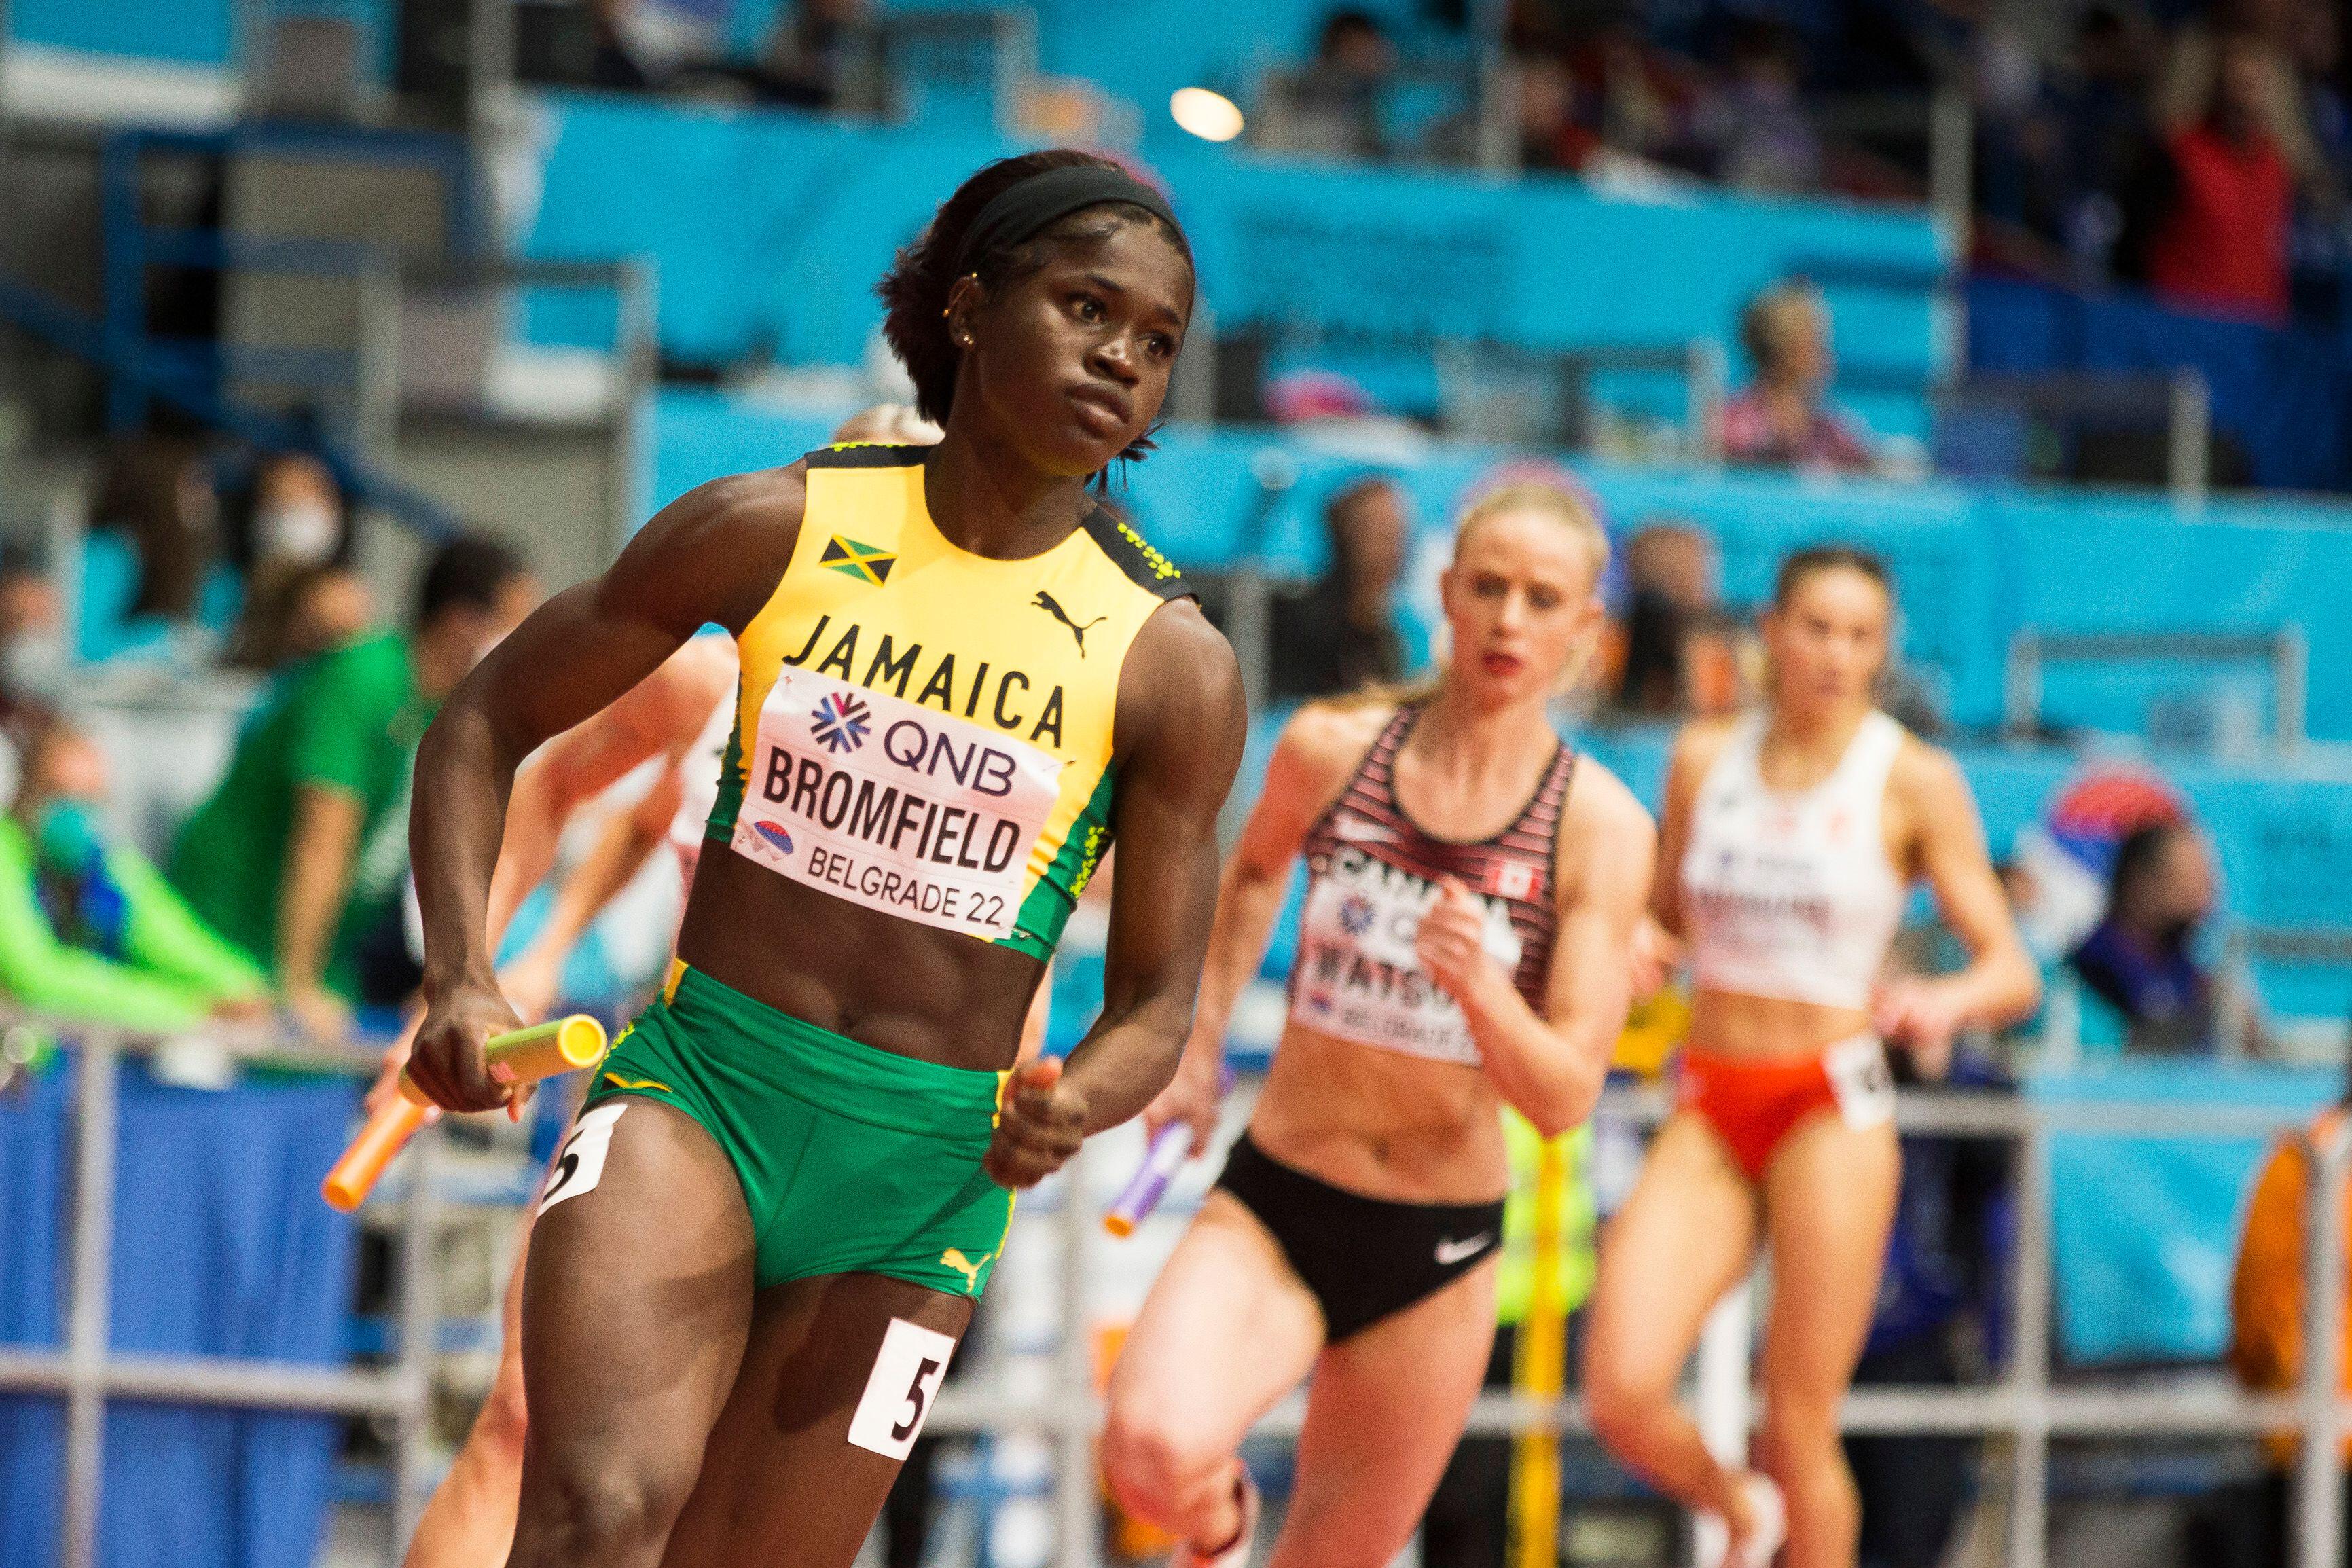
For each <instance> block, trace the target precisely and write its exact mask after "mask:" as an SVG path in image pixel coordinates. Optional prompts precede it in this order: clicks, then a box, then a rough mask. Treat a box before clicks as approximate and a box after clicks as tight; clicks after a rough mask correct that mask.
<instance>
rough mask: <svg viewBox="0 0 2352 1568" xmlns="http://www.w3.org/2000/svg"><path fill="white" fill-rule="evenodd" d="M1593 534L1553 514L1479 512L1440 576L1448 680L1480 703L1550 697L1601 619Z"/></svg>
mask: <svg viewBox="0 0 2352 1568" xmlns="http://www.w3.org/2000/svg"><path fill="white" fill-rule="evenodd" d="M1599 568H1600V563H1599V562H1598V561H1597V560H1595V559H1593V549H1592V544H1591V540H1590V539H1588V538H1586V537H1585V536H1584V534H1583V533H1582V532H1581V531H1580V529H1578V528H1573V527H1571V526H1570V525H1569V524H1567V523H1565V522H1562V521H1561V520H1560V519H1559V517H1554V516H1552V515H1551V514H1550V513H1549V512H1544V511H1538V510H1535V509H1532V508H1529V509H1515V510H1511V511H1505V512H1497V513H1496V514H1494V515H1493V516H1492V517H1486V518H1484V519H1482V520H1481V521H1480V522H1479V523H1478V524H1477V526H1475V528H1471V529H1470V531H1469V532H1468V533H1467V534H1466V535H1465V536H1464V537H1463V538H1462V539H1461V540H1460V542H1458V543H1457V544H1456V545H1455V546H1454V564H1453V566H1452V567H1450V568H1448V569H1447V570H1446V573H1445V575H1444V578H1443V579H1442V580H1441V581H1442V586H1443V591H1444V601H1445V620H1446V624H1447V625H1448V626H1449V627H1450V628H1451V629H1452V632H1453V641H1454V653H1453V668H1452V674H1451V680H1452V682H1453V684H1454V685H1455V686H1456V687H1457V688H1458V689H1460V690H1462V691H1464V692H1465V693H1467V694H1468V695H1470V696H1471V697H1472V699H1473V700H1474V701H1475V702H1477V703H1478V704H1479V705H1480V706H1488V705H1496V706H1499V705H1502V704H1507V703H1510V702H1516V701H1520V700H1524V699H1526V698H1528V697H1531V696H1532V697H1538V698H1540V697H1545V696H1549V695H1550V694H1551V693H1552V692H1553V691H1555V690H1556V689H1558V687H1559V685H1560V682H1561V679H1562V677H1563V676H1564V675H1566V674H1567V673H1568V672H1569V670H1570V666H1571V664H1573V663H1574V662H1575V661H1577V660H1578V659H1579V658H1580V655H1581V654H1582V653H1583V652H1584V650H1585V649H1586V648H1587V647H1588V646H1590V645H1591V639H1592V634H1593V632H1594V631H1595V630H1596V629H1597V628H1598V627H1599V625H1600V623H1601V601H1600V599H1599V596H1598V595H1597V593H1596V592H1595V590H1596V589H1597V588H1598V587H1599V578H1600V570H1599Z"/></svg>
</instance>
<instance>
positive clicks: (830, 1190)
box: [549, 969, 1013, 1297]
mask: <svg viewBox="0 0 2352 1568" xmlns="http://www.w3.org/2000/svg"><path fill="white" fill-rule="evenodd" d="M594 1071H595V1082H593V1084H592V1085H591V1086H590V1087H589V1091H588V1098H587V1104H586V1106H585V1107H584V1109H591V1110H593V1108H595V1107H596V1106H598V1105H601V1104H604V1103H609V1102H612V1101H614V1100H617V1099H622V1098H623V1097H625V1096H629V1095H638V1096H643V1097H644V1098H646V1099H649V1100H658V1101H660V1102H661V1103H663V1104H665V1105H672V1106H676V1107H677V1109H678V1110H680V1111H683V1112H684V1113H686V1114H688V1116H691V1117H693V1118H694V1120H695V1121H696V1122H697V1123H698V1124H700V1125H701V1126H702V1128H703V1130H704V1131H706V1132H708V1133H709V1134H710V1135H711V1137H712V1138H713V1139H714V1140H716V1141H717V1143H718V1145H719V1148H721V1149H722V1150H724V1151H725V1152H726V1155H727V1158H728V1160H729V1162H730V1164H731V1165H733V1166H734V1167H735V1176H736V1178H737V1179H738V1180H739V1181H740V1182H741V1183H742V1186H743V1197H744V1201H745V1202H746V1204H747V1205H748V1206H749V1207H750V1208H751V1222H752V1225H753V1226H754V1228H755V1229H756V1233H757V1243H756V1244H757V1247H758V1253H757V1257H756V1260H755V1262H754V1265H753V1271H754V1277H755V1279H756V1280H757V1281H758V1283H759V1285H760V1286H761V1288H762V1289H764V1288H766V1287H767V1286H769V1285H773V1284H776V1283H779V1282H780V1281H785V1280H800V1279H807V1278H810V1277H813V1276H815V1275H820V1274H853V1273H854V1274H884V1275H887V1276H888V1277H889V1278H891V1279H894V1280H905V1281H909V1282H910V1283H913V1284H917V1285H923V1286H928V1287H929V1289H931V1290H934V1291H948V1292H950V1293H951V1294H954V1295H960V1296H975V1297H976V1296H978V1295H979V1294H980V1293H981V1291H982V1289H983V1288H984V1287H985V1286H986V1285H987V1283H988V1276H989V1273H990V1271H991V1270H992V1269H993V1268H994V1267H995V1265H996V1260H997V1257H998V1255H999V1254H1000V1253H1001V1252H1002V1251H1003V1248H1004V1237H1005V1233H1006V1232H1007V1231H1008V1230H1009V1229H1011V1228H1012V1224H1013V1195H1012V1194H1011V1193H1009V1192H1007V1191H1005V1189H1004V1188H1003V1187H1001V1186H997V1185H996V1184H995V1183H994V1182H993V1181H992V1180H990V1179H989V1176H988V1173H987V1172H986V1171H984V1170H982V1168H981V1163H980V1162H981V1157H982V1155H985V1154H986V1153H987V1152H988V1142H989V1135H990V1134H991V1133H992V1131H993V1130H994V1127H995V1124H996V1097H997V1093H998V1086H999V1085H1000V1084H1001V1083H1002V1082H1003V1076H1004V1075H1003V1074H1002V1073H996V1072H974V1071H971V1070H969V1069H967V1068H961V1067H944V1066H941V1065H940V1064H939V1063H937V1062H930V1061H916V1060H915V1059H914V1058H913V1057H910V1056H899V1055H898V1054H896V1053H895V1052H892V1051H877V1050H876V1049H875V1048H874V1047H872V1046H870V1045H860V1044H859V1043H858V1042H857V1041H856V1040H850V1039H847V1038H845V1036H842V1035H838V1034H835V1033H834V1032H833V1031H832V1030H824V1029H819V1028H818V1027H817V1026H816V1025H814V1024H812V1023H807V1022H804V1021H803V1020H802V1019H796V1018H794V1017H793V1016H792V1015H791V1014H789V1013H784V1012H779V1011H777V1010H776V1009H774V1008H772V1007H769V1006H767V1005H766V1004H765V1003H762V1002H758V1001H754V1000H753V999H751V998H750V997H747V996H745V995H743V994H742V993H741V992H740V991H737V990H735V989H733V988H730V987H728V986H724V985H721V984H719V982H718V981H717V980H714V979H712V978H711V977H709V976H708V975H705V974H703V973H701V972H700V971H699V970H696V969H685V970H683V972H682V974H680V975H679V977H678V978H677V981H676V982H675V983H674V984H673V985H672V986H671V987H670V988H669V991H668V994H667V998H666V999H663V1000H657V1001H656V1002H655V1003H654V1004H653V1006H651V1007H649V1008H647V1009H646V1010H645V1011H644V1012H643V1013H641V1014H639V1015H638V1017H637V1019H636V1021H635V1023H633V1024H631V1025H630V1026H629V1027H628V1028H627V1029H626V1030H624V1031H623V1032H622V1034H621V1038H620V1039H619V1040H616V1041H614V1045H613V1049H612V1051H610V1052H608V1053H607V1054H606V1056H605V1058H604V1061H602V1062H600V1063H598V1064H597V1066H596V1068H595V1069H594ZM624 1114H625V1113H624ZM558 1168H559V1171H560V1170H561V1168H562V1157H561V1156H559V1157H558ZM549 1190H550V1192H551V1193H553V1192H556V1191H557V1190H558V1184H556V1183H552V1182H551V1184H550V1186H549Z"/></svg>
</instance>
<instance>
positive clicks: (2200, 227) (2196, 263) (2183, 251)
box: [2131, 31, 2295, 323]
mask: <svg viewBox="0 0 2352 1568" xmlns="http://www.w3.org/2000/svg"><path fill="white" fill-rule="evenodd" d="M2289 85H2290V84H2289V78H2288V77H2287V75H2286V71H2285V68H2284V63H2283V61H2282V59H2281V57H2280V56H2279V54H2278V52H2277V51H2276V50H2275V49H2273V47H2271V46H2270V45H2269V44H2268V43H2267V42H2265V41H2264V40H2263V38H2262V37H2259V36H2257V35H2255V34H2253V33H2251V32H2245V31H2239V32H2231V33H2226V34H2224V35H2222V36H2221V38H2220V39H2219V40H2218V42H2217V43H2216V45H2215V47H2214V49H2213V55H2212V69H2211V71H2210V79H2208V80H2206V81H2205V82H2204V84H2203V91H2202V93H2201V94H2200V95H2199V96H2198V97H2197V98H2195V99H2190V100H2189V104H2190V107H2189V112H2186V113H2184V114H2182V115H2181V116H2180V117H2179V119H2177V120H2173V121H2171V122H2170V123H2168V125H2167V126H2166V128H2165V131H2164V133H2163V136H2162V140H2161V141H2160V143H2159V144H2158V146H2157V147H2156V148H2155V149H2154V150H2153V151H2152V152H2151V153H2150V155H2149V157H2148V159H2147V162H2146V164H2145V166H2144V167H2143V169H2142V171H2141V173H2140V175H2139V178H2138V180H2137V184H2136V187H2135V190H2134V193H2133V197H2132V203H2131V207H2132V216H2133V219H2134V221H2135V223H2136V224H2137V227H2138V229H2139V231H2140V233H2141V235H2144V238H2141V239H2140V240H2139V241H2138V244H2137V252H2138V257H2137V259H2138V267H2139V271H2140V273H2141V275H2142V276H2143V277H2145V279H2146V281H2147V286H2148V287H2149V288H2150V289H2151V290H2152V291H2154V293H2155V294H2156V295H2157V296H2158V298H2161V299H2163V300H2164V301H2166V302H2167V303H2168V304H2171V305H2175V306H2178V307H2179V308H2183V309H2189V310H2200V311H2208V312H2211V313H2214V314H2218V315H2226V316H2234V317H2240V318H2243V319H2250V320H2256V321H2265V322H2273V323H2278V322H2284V320H2285V319H2286V316H2287V301H2288V291H2287V238H2288V231H2289V227H2290V225H2291V224H2292V222H2293V220H2294V197H2295V170H2294V162H2293V160H2292V157H2291V153H2290V150H2289V147H2288V145H2287V144H2286V143H2285V142H2284V141H2283V140H2282V131H2281V127H2282V125H2283V123H2284V120H2286V119H2287V118H2289V116H2288V115H2287V113H2286V111H2285V110H2283V108H2282V100H2283V98H2284V95H2285V94H2286V93H2287V91H2288V89H2289Z"/></svg>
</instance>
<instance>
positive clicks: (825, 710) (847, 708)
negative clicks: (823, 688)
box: [809, 692, 874, 752]
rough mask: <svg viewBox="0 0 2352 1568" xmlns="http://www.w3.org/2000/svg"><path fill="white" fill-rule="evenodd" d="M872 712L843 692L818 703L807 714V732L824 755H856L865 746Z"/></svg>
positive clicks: (869, 708)
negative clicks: (812, 736)
mask: <svg viewBox="0 0 2352 1568" xmlns="http://www.w3.org/2000/svg"><path fill="white" fill-rule="evenodd" d="M873 712H874V710H873V709H872V708H871V707H869V706H866V704H865V703H862V702H860V701H858V700H857V699H856V697H853V696H851V695H848V694H846V693H844V692H836V693H835V694H834V695H831V696H829V697H826V698H825V699H824V700H823V701H822V702H820V703H818V704H817V705H816V706H815V708H814V710H812V711H811V712H810V714H809V729H810V731H811V732H812V733H813V734H814V735H815V737H816V738H817V744H818V745H820V746H822V747H824V748H825V749H826V750H827V751H833V752H843V751H855V750H856V749H857V748H858V747H861V746H863V745H865V744H866V731H867V729H868V728H869V726H868V725H867V723H866V720H867V719H868V718H869V717H870V716H872V714H873Z"/></svg>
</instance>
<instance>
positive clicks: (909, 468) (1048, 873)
mask: <svg viewBox="0 0 2352 1568" xmlns="http://www.w3.org/2000/svg"><path fill="white" fill-rule="evenodd" d="M926 450H927V449H926V448H923V447H919V446H863V445H858V446H835V447H828V448H826V449H825V450H824V451H822V452H815V453H812V454H810V455H809V456H808V458H807V459H806V462H807V484H808V500H807V507H806V510H805V511H804V512H803V519H802V523H801V533H800V542H799V544H798V545H797V546H796V547H795V548H794V549H793V559H792V564H791V565H790V566H788V567H786V568H785V570H784V575H783V578H782V580H780V581H779V582H778V583H777V584H776V588H775V591H774V592H773V593H772V594H770V595H769V597H768V602H767V603H766V604H765V605H763V606H762V607H761V610H760V612H759V613H758V614H757V615H755V616H753V617H752V618H751V623H750V624H749V625H748V626H746V627H745V628H744V629H743V634H742V636H741V637H740V638H739V639H738V640H737V648H738V653H739V656H740V661H741V666H742V675H741V682H740V685H739V687H738V689H737V701H736V714H735V727H734V733H733V735H732V737H730V739H729V741H728V746H727V758H726V763H725V766H724V768H723V769H722V770H721V772H720V776H719V800H718V803H717V805H716V806H715V807H714V808H713V810H712V811H711V813H710V823H709V829H708V830H707V835H706V836H708V837H709V838H713V839H718V840H720V841H724V842H726V843H727V844H729V845H730V847H732V848H733V849H734V850H735V851H736V852H737V853H739V854H741V855H742V856H744V857H745V858H746V859H748V860H750V861H751V862H752V863H754V864H756V865H759V866H761V867H764V868H765V869H767V870H769V871H772V872H774V873H776V874H778V875H780V876H785V877H789V878H791V879H792V880H793V881H794V882H798V883H805V884H807V885H809V886H812V887H816V888H820V889H822V890H823V891H824V892H826V893H829V894H833V895H834V896H835V897H837V898H843V899H846V900H848V901H849V902H850V903H852V904H862V905H864V906H866V907H867V908H872V909H878V910H881V911H883V912H885V913H887V914H891V915H899V916H901V917H902V918H905V919H908V920H912V921H915V922H917V923H918V924H920V925H934V926H939V927H941V928H943V929H947V930H950V931H961V932H963V933H964V934H966V935H967V936H973V937H976V938H979V939H981V940H982V941H989V942H994V943H996V944H998V945H999V946H1007V947H1013V948H1017V949H1019V950H1020V951H1022V952H1024V953H1027V954H1029V955H1030V956H1033V957H1035V958H1038V959H1041V960H1042V959H1045V958H1047V957H1049V956H1052V954H1053V951H1054V946H1055V943H1056V942H1058V941H1059V940H1060V938H1061V935H1062V926H1063V924H1064V923H1065V922H1066V920H1067V919H1068V918H1069V914H1070V910H1071V909H1072V907H1073V906H1075V905H1076V903H1077V898H1078V894H1080V893H1081V892H1082V891H1084V889H1085V887H1086V884H1087V878H1088V877H1089V876H1091V875H1093V874H1094V869H1095V866H1096V865H1097V863H1098V862H1100V860H1101V858H1102V853H1103V852H1104V850H1106V849H1107V848H1108V847H1109V844H1110V805H1111V792H1112V789H1113V784H1112V768H1111V735H1112V727H1113V724H1114V722H1115V721H1116V719H1117V716H1118V674H1119V665H1120V664H1121V663H1122V662H1123V661H1124V660H1125V659H1126V657H1127V650H1128V647H1129V644H1130V643H1133V642H1134V640H1135V636H1136V633H1137V632H1140V631H1141V630H1142V629H1143V623H1144V622H1145V621H1147V620H1149V619H1150V616H1151V612H1153V611H1155V610H1157V609H1159V608H1160V604H1161V603H1162V602H1164V601H1167V600H1170V599H1175V598H1180V597H1182V596H1184V595H1186V594H1187V593H1189V592H1190V590H1189V589H1187V588H1186V587H1185V585H1184V580H1183V578H1182V577H1181V575H1180V574H1179V573H1178V572H1177V570H1176V569H1175V567H1174V566H1172V565H1171V564H1170V562H1169V560H1168V559H1167V558H1166V557H1165V556H1163V555H1161V554H1160V552H1159V551H1158V550H1156V549H1152V548H1151V546H1150V545H1149V544H1147V543H1145V542H1144V540H1143V538H1141V536H1139V535H1138V534H1137V533H1136V532H1135V530H1134V529H1133V528H1129V526H1128V525H1127V524H1126V523H1124V522H1122V521H1121V520H1119V519H1118V517H1114V516H1113V515H1112V514H1111V513H1110V512H1109V511H1108V510H1106V509H1105V508H1103V507H1095V508H1094V509H1093V510H1092V511H1091V512H1090V513H1089V514H1088V515H1087V520H1086V522H1085V523H1084V524H1083V525H1082V526H1081V527H1079V528H1077V529H1076V530H1075V531H1074V532H1072V534H1071V535H1070V537H1069V538H1066V539H1064V540H1063V541H1062V542H1061V543H1060V544H1058V545H1055V547H1054V548H1053V549H1049V550H1047V551H1045V553H1044V554H1043V555H1038V556H1032V557H1028V558H1026V559H1020V560H996V559H990V558H988V557H986V556H977V555H972V554H971V553H969V552H968V551H965V550H962V549H958V548H957V547H956V546H955V545H953V544H951V543H950V542H949V541H948V540H947V538H944V537H943V536H942V535H941V534H940V531H939V529H938V528H936V527H935V526H934V525H933V524H932V522H931V517H930V513H929V509H928V508H927V507H925V505H924V501H923V467H922V463H923V455H924V453H925V451H926Z"/></svg>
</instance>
